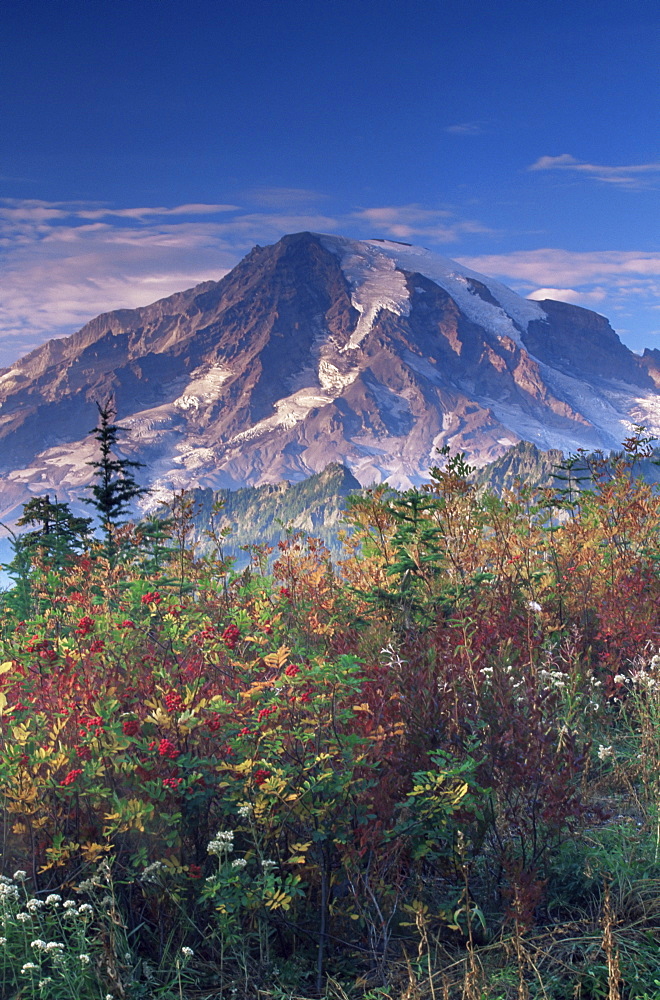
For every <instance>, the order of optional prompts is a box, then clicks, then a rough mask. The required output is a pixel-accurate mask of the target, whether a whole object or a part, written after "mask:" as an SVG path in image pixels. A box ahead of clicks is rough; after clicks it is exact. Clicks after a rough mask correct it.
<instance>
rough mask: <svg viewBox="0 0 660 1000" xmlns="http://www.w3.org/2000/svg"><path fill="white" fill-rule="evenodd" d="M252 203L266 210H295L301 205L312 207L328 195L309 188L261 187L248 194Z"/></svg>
mask: <svg viewBox="0 0 660 1000" xmlns="http://www.w3.org/2000/svg"><path fill="white" fill-rule="evenodd" d="M248 197H249V199H250V201H252V202H254V203H255V204H256V205H261V206H263V207H264V208H277V209H284V208H289V209H290V208H293V207H294V206H300V205H312V204H314V203H315V202H317V201H322V200H324V199H325V197H326V195H324V194H321V193H320V192H318V191H311V190H309V189H308V188H291V187H259V188H253V189H252V190H251V191H249V192H248Z"/></svg>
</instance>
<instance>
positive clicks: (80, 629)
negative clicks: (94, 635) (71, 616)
mask: <svg viewBox="0 0 660 1000" xmlns="http://www.w3.org/2000/svg"><path fill="white" fill-rule="evenodd" d="M93 628H94V619H93V618H90V617H89V615H85V617H84V618H81V619H80V621H79V622H78V625H77V627H76V630H75V632H76V635H88V633H89V632H91V631H92V629H93Z"/></svg>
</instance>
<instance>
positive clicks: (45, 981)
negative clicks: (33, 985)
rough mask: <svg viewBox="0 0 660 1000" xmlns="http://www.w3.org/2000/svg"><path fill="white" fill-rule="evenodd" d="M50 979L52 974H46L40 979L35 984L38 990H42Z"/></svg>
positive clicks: (50, 981) (51, 979)
mask: <svg viewBox="0 0 660 1000" xmlns="http://www.w3.org/2000/svg"><path fill="white" fill-rule="evenodd" d="M52 981H53V977H52V976H46V978H45V979H40V980H39V982H38V984H37V985H38V986H39V989H40V990H43V988H44V986H48V984H49V983H52Z"/></svg>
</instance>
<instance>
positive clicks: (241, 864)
mask: <svg viewBox="0 0 660 1000" xmlns="http://www.w3.org/2000/svg"><path fill="white" fill-rule="evenodd" d="M246 865H247V861H246V860H245V858H236V860H235V861H232V863H231V866H232V868H245V866H246Z"/></svg>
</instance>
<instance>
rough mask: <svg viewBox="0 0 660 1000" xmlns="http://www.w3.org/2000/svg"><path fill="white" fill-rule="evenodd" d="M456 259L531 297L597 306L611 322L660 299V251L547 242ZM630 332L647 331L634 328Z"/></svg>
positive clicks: (640, 334)
mask: <svg viewBox="0 0 660 1000" xmlns="http://www.w3.org/2000/svg"><path fill="white" fill-rule="evenodd" d="M458 259H459V261H460V262H461V263H463V264H466V265H467V266H468V267H471V268H473V269H474V270H475V271H480V272H481V273H482V274H487V275H491V276H493V277H497V278H500V279H501V280H502V281H504V282H505V283H506V284H508V285H510V286H511V287H512V288H513V289H514V290H515V291H517V292H518V293H519V294H520V295H526V296H527V297H528V298H530V299H535V300H537V301H539V300H542V299H559V300H560V301H563V302H570V303H573V304H576V305H581V306H585V307H586V308H588V309H596V311H598V312H602V313H604V315H606V316H607V317H608V318H609V319H610V321H611V322H612V323H613V325H615V327H617V326H619V319H620V318H622V317H624V316H628V317H630V316H631V314H637V315H638V316H641V315H642V314H644V312H645V311H646V310H651V309H655V308H657V303H658V302H660V252H653V251H630V250H625V251H624V250H621V251H619V250H601V251H585V252H572V251H569V250H560V249H556V248H546V249H540V250H529V251H523V250H518V251H515V252H513V253H503V254H484V255H480V256H478V257H459V258H458ZM638 322H639V320H638ZM642 322H643V321H642ZM619 332H620V333H624V332H626V331H624V330H621V329H620V331H619ZM627 332H628V333H629V332H630V331H627ZM635 336H636V337H638V338H639V337H646V336H648V334H647V333H646V332H645V331H643V330H638V331H637V333H636V334H635Z"/></svg>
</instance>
